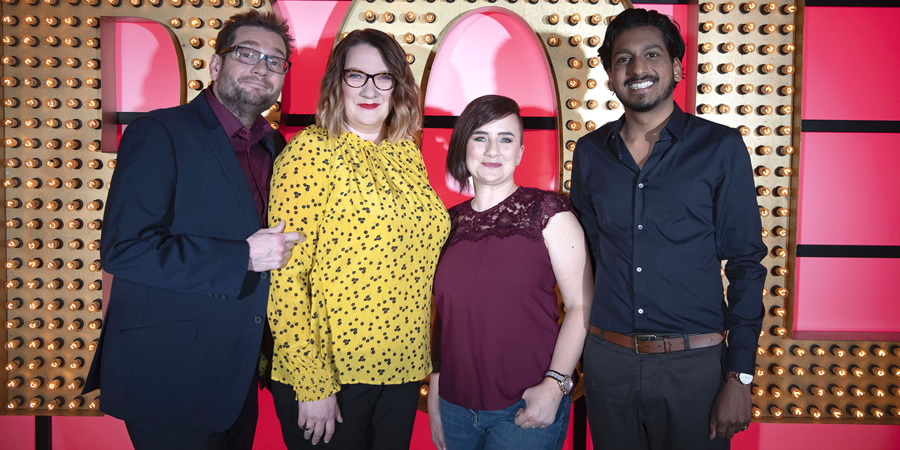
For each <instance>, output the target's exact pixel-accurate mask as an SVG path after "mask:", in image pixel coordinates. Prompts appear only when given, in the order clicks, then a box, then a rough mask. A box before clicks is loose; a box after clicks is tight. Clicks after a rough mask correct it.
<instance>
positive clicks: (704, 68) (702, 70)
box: [699, 62, 715, 73]
mask: <svg viewBox="0 0 900 450" xmlns="http://www.w3.org/2000/svg"><path fill="white" fill-rule="evenodd" d="M714 67H715V66H713V63H711V62H707V63H703V64H701V65H700V68H699V70H700V73H707V72H709V71H711V70H713V68H714Z"/></svg>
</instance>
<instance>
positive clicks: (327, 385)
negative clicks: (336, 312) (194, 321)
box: [268, 127, 340, 402]
mask: <svg viewBox="0 0 900 450" xmlns="http://www.w3.org/2000/svg"><path fill="white" fill-rule="evenodd" d="M332 143H333V141H332V140H330V139H328V138H327V134H326V133H325V132H324V130H321V129H318V128H317V127H310V128H307V129H306V130H304V131H303V132H302V133H299V134H297V135H295V136H294V138H293V139H292V140H291V142H290V144H288V146H287V148H285V149H284V151H282V152H281V154H280V155H279V156H278V158H277V159H276V161H275V168H274V170H273V173H272V187H271V193H270V198H269V224H270V225H276V224H278V222H279V221H281V220H284V221H285V224H286V226H285V231H299V232H301V233H303V234H305V235H306V240H305V241H304V242H302V243H300V244H299V245H297V246H295V247H294V249H293V251H292V253H291V257H290V259H289V260H288V262H287V264H286V265H285V267H284V268H282V269H280V270H274V271H272V273H271V288H270V294H269V308H268V316H269V325H270V327H271V329H272V335H273V337H274V340H275V352H274V358H273V367H272V378H273V380H275V381H279V382H283V383H285V384H290V385H292V386H293V388H294V392H295V393H296V394H297V399H298V400H299V401H301V402H302V401H312V400H321V399H323V398H326V397H328V396H330V395H332V394H334V393H336V392H337V391H339V390H340V384H339V383H338V378H337V370H336V368H335V364H334V361H333V354H332V352H331V349H330V346H331V344H330V341H329V339H328V336H329V330H328V329H327V321H326V320H324V317H327V312H326V311H325V304H324V300H323V299H321V298H316V295H315V294H316V293H315V292H313V290H312V289H313V286H312V283H311V281H310V277H309V275H310V270H311V268H312V265H313V257H314V255H315V251H316V247H317V245H318V242H319V220H320V218H321V217H322V214H323V213H324V211H325V207H326V204H327V201H328V196H329V194H330V192H331V183H332V180H331V179H330V178H331V177H330V165H331V164H332V161H331V157H332V152H331V149H332V146H331V145H330V144H332Z"/></svg>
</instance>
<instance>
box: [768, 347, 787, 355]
mask: <svg viewBox="0 0 900 450" xmlns="http://www.w3.org/2000/svg"><path fill="white" fill-rule="evenodd" d="M769 352H770V353H772V354H773V355H775V356H784V349H782V348H781V347H779V346H777V345H773V346H772V347H770V348H769Z"/></svg>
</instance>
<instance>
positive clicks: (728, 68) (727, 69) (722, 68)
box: [719, 63, 734, 94]
mask: <svg viewBox="0 0 900 450" xmlns="http://www.w3.org/2000/svg"><path fill="white" fill-rule="evenodd" d="M719 72H721V73H731V72H734V64H733V63H725V64H719ZM723 86H728V89H727V90H723V89H722V87H723ZM719 93H720V94H728V93H731V85H730V84H725V85H721V86H719Z"/></svg>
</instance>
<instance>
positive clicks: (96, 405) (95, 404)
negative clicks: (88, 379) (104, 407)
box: [87, 397, 100, 409]
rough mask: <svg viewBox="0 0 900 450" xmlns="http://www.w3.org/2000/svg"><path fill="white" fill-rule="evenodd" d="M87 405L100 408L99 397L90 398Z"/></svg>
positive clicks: (89, 407) (90, 407)
mask: <svg viewBox="0 0 900 450" xmlns="http://www.w3.org/2000/svg"><path fill="white" fill-rule="evenodd" d="M87 407H88V409H100V397H97V398H95V399H93V400H91V402H90V403H88V405H87Z"/></svg>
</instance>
